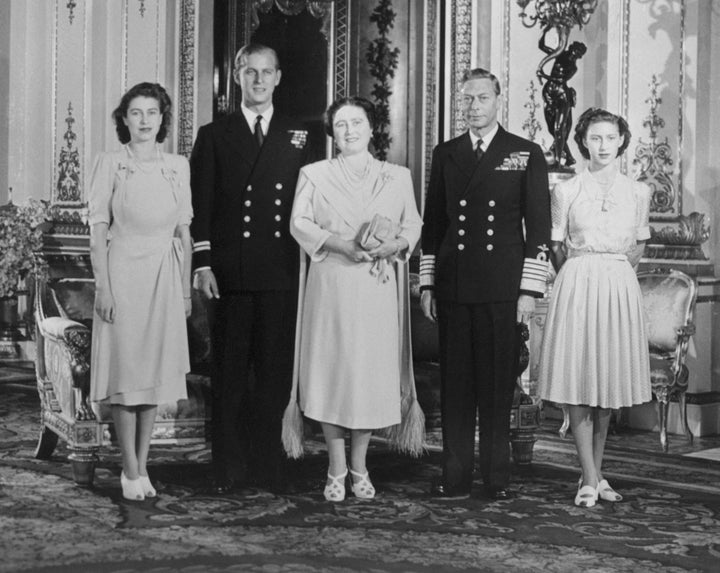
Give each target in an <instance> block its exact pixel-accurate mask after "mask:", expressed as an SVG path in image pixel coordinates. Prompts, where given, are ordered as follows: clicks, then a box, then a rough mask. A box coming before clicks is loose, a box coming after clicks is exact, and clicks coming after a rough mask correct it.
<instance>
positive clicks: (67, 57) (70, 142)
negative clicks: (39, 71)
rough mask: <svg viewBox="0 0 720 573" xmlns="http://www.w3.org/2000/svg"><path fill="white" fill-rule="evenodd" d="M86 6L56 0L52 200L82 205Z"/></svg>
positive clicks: (77, 0)
mask: <svg viewBox="0 0 720 573" xmlns="http://www.w3.org/2000/svg"><path fill="white" fill-rule="evenodd" d="M86 17H87V3H86V1H85V0H76V1H75V2H73V3H68V2H66V1H62V0H56V5H55V20H54V40H55V42H54V46H53V103H52V106H53V109H52V117H53V128H54V133H53V146H54V149H53V158H54V173H53V189H52V195H51V196H52V200H53V202H54V203H57V204H59V205H62V206H67V207H73V206H79V205H80V204H81V203H82V201H83V196H82V189H83V179H84V171H85V167H86V166H85V165H84V162H83V158H84V156H85V151H84V150H85V133H84V125H85V122H84V118H85V113H86V106H87V102H86V99H85V82H86V69H87V66H86V63H87V33H86V32H87V23H86Z"/></svg>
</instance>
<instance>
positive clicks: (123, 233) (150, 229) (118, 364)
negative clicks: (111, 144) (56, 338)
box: [88, 147, 192, 406]
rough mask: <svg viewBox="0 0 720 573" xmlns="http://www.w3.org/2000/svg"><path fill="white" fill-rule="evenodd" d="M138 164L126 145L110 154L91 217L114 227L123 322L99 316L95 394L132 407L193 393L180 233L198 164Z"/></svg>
mask: <svg viewBox="0 0 720 573" xmlns="http://www.w3.org/2000/svg"><path fill="white" fill-rule="evenodd" d="M158 157H159V159H160V160H159V161H158V162H157V163H156V164H155V165H153V166H146V165H145V164H143V165H138V163H136V162H135V161H134V159H133V157H132V155H131V153H130V150H129V149H128V148H127V147H125V148H124V149H123V150H121V151H119V152H112V153H103V154H101V155H100V156H99V157H98V158H97V160H96V162H95V167H94V170H93V173H92V179H91V183H90V195H89V201H88V207H89V212H88V222H89V224H90V225H94V224H96V223H102V222H105V223H108V224H109V233H108V237H109V243H108V273H109V277H110V288H111V291H112V295H113V299H114V303H115V319H114V321H113V322H112V323H108V322H105V321H103V320H102V319H100V317H99V316H98V315H97V314H95V318H94V320H93V341H92V357H91V370H90V376H91V386H90V397H91V399H92V400H93V401H102V400H107V401H108V402H109V403H111V404H123V405H127V406H132V405H140V404H160V403H168V402H169V403H172V402H174V401H176V400H180V399H183V398H187V388H186V382H185V374H186V373H187V372H189V371H190V360H189V351H188V342H187V326H186V323H185V310H184V302H183V291H182V268H183V249H182V244H181V242H180V239H179V238H177V237H175V236H174V232H175V228H176V227H177V226H178V225H186V224H189V223H190V220H191V219H192V205H191V199H190V168H189V165H188V162H187V159H185V158H184V157H182V156H179V155H172V154H166V153H160V152H158Z"/></svg>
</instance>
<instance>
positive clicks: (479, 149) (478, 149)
mask: <svg viewBox="0 0 720 573" xmlns="http://www.w3.org/2000/svg"><path fill="white" fill-rule="evenodd" d="M482 142H483V140H482V139H478V140H477V143H476V144H475V157H477V160H478V161H480V160H481V159H482V156H483V155H484V154H485V152H484V151H483V150H482Z"/></svg>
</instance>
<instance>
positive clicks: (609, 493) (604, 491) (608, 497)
mask: <svg viewBox="0 0 720 573" xmlns="http://www.w3.org/2000/svg"><path fill="white" fill-rule="evenodd" d="M597 494H598V497H599V498H600V499H604V500H605V501H612V502H616V501H622V498H623V496H621V495H620V494H619V493H618V492H616V491H615V490H614V489H613V488H612V487H611V486H610V484H609V483H608V481H607V480H606V479H604V480H601V481H600V482H599V483H598V485H597Z"/></svg>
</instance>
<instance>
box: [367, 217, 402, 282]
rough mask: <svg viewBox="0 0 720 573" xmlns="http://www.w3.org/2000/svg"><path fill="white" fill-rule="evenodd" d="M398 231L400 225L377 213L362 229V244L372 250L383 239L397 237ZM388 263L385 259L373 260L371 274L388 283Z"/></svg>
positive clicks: (379, 280)
mask: <svg viewBox="0 0 720 573" xmlns="http://www.w3.org/2000/svg"><path fill="white" fill-rule="evenodd" d="M398 233H400V225H398V224H397V223H393V222H392V221H391V220H390V219H388V218H387V217H383V216H382V215H378V214H377V213H376V214H375V215H373V218H372V219H371V220H370V222H368V223H366V224H365V225H364V227H363V228H362V229H361V230H360V246H361V247H362V248H363V249H365V250H366V251H370V250H372V249H374V248H376V247H379V246H380V244H381V239H383V240H387V239H395V238H396V237H397V236H398ZM387 263H388V262H387V260H385V259H377V260H375V261H373V264H372V267H370V274H371V275H372V276H374V277H377V279H378V282H380V283H386V282H387V281H388V280H390V276H389V275H388V269H387V267H388V264H387Z"/></svg>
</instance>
